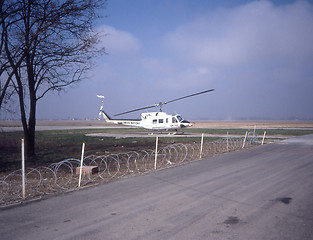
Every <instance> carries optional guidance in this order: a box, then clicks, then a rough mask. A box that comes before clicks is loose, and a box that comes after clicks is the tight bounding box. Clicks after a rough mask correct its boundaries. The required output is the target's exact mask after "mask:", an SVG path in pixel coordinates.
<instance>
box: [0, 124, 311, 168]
mask: <svg viewBox="0 0 313 240" xmlns="http://www.w3.org/2000/svg"><path fill="white" fill-rule="evenodd" d="M99 123H101V122H96V124H92V123H88V125H87V126H86V123H85V122H82V123H81V122H80V123H77V122H75V124H70V122H66V123H63V125H62V126H64V125H65V126H64V127H65V128H66V126H73V125H75V126H77V127H79V128H84V127H102V126H103V123H102V125H100V124H99ZM46 124H47V125H49V126H56V125H60V123H52V122H48V123H46ZM271 124H272V125H271ZM8 125H9V126H17V127H18V126H19V125H18V123H15V124H13V123H10V124H7V125H4V123H0V128H1V126H2V127H3V126H8ZM39 125H40V124H39ZM195 125H196V127H194V128H190V129H186V130H185V132H188V133H205V134H212V135H226V133H227V132H228V133H229V134H230V135H242V136H243V135H244V134H245V132H246V131H247V129H252V130H253V128H254V126H255V125H256V126H257V129H256V133H257V134H258V135H263V132H264V131H267V136H272V137H276V138H279V137H281V136H299V135H306V134H313V124H312V122H309V123H308V122H304V123H303V122H302V123H298V124H295V123H288V125H287V123H283V122H282V123H281V124H280V125H279V124H278V123H276V122H271V123H270V124H269V123H260V122H258V124H256V123H254V122H236V124H235V123H232V122H220V124H219V125H218V122H208V123H204V122H200V123H196V124H195ZM41 126H42V123H41ZM213 126H214V127H213ZM259 126H261V129H259V128H258V127H259ZM264 127H268V128H264ZM136 131H138V129H135V128H93V129H90V128H89V129H71V130H46V131H37V132H36V157H35V158H34V159H32V161H31V162H28V163H27V166H28V167H30V166H39V165H45V164H49V163H53V162H58V161H60V160H63V159H66V158H80V152H81V145H82V143H83V142H85V143H86V150H85V155H90V154H99V155H102V154H108V153H121V152H128V151H132V150H144V149H153V148H154V146H155V139H154V138H114V137H87V136H86V134H91V133H108V132H111V133H129V132H136ZM140 131H141V132H142V131H143V130H140ZM146 132H147V134H148V133H149V131H146ZM21 138H23V133H22V131H14V132H5V131H2V132H0V171H7V170H13V169H17V168H20V159H21V156H20V155H21V143H20V142H21V140H20V139H21ZM216 139H217V138H216V137H214V138H206V139H205V140H206V141H209V140H211V141H213V140H216ZM159 141H160V145H161V146H162V145H167V144H170V143H174V142H200V139H199V138H187V137H180V138H178V137H170V138H168V137H167V138H160V140H159Z"/></svg>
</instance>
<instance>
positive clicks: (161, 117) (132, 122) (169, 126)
mask: <svg viewBox="0 0 313 240" xmlns="http://www.w3.org/2000/svg"><path fill="white" fill-rule="evenodd" d="M212 91H214V89H210V90H206V91H203V92H198V93H194V94H191V95H188V96H185V97H181V98H177V99H174V100H170V101H166V102H160V103H157V104H154V105H151V106H147V107H142V108H137V109H134V110H130V111H127V112H123V113H119V114H116V115H114V116H120V115H123V114H127V113H131V112H136V111H140V110H144V109H148V108H153V107H159V111H158V112H147V113H141V119H111V118H110V117H109V115H108V114H106V113H105V112H104V111H103V100H102V101H101V107H100V113H99V120H100V119H101V116H103V118H104V119H105V121H106V122H108V123H114V124H120V125H126V126H134V127H139V128H145V129H149V130H166V131H168V130H176V131H177V129H181V128H186V127H192V125H193V124H192V123H191V122H188V121H186V120H184V119H183V118H182V116H181V115H180V114H175V115H169V114H167V113H165V112H162V106H163V105H165V104H168V103H171V102H175V101H178V100H182V99H185V98H188V97H193V96H196V95H200V94H204V93H208V92H212ZM97 97H98V98H102V99H104V96H101V95H97Z"/></svg>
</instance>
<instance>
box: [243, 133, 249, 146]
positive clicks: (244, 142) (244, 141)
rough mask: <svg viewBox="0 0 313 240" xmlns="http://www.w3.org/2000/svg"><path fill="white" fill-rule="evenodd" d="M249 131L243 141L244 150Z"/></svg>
mask: <svg viewBox="0 0 313 240" xmlns="http://www.w3.org/2000/svg"><path fill="white" fill-rule="evenodd" d="M247 135H248V131H246V135H245V139H244V140H243V144H242V148H244V147H245V144H246V140H247Z"/></svg>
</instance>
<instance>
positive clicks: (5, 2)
mask: <svg viewBox="0 0 313 240" xmlns="http://www.w3.org/2000/svg"><path fill="white" fill-rule="evenodd" d="M105 3H106V0H2V3H1V5H0V7H1V13H0V14H1V17H0V18H1V19H0V21H1V32H2V33H1V36H2V37H1V39H2V40H1V49H2V50H1V51H2V53H1V55H2V56H4V57H3V58H2V59H1V70H2V69H3V72H5V76H6V81H3V82H5V84H3V85H4V86H6V84H7V89H6V91H5V92H2V94H3V93H6V94H8V87H9V86H12V89H14V92H15V93H16V94H17V96H18V100H19V106H20V113H21V122H22V125H23V129H24V138H25V142H26V146H27V155H28V156H29V157H31V156H33V155H34V154H35V126H36V106H37V101H38V100H40V99H41V98H43V97H44V96H45V94H46V93H47V92H49V91H60V90H62V89H64V88H65V87H67V86H69V85H71V84H73V83H76V82H78V81H80V80H82V78H83V76H84V73H85V72H86V71H87V70H89V69H90V68H91V66H92V59H93V57H94V56H96V55H97V54H99V53H101V52H104V49H98V48H97V46H99V45H98V44H97V42H98V40H99V36H98V34H97V33H96V32H95V31H94V24H95V20H96V19H98V18H99V17H100V16H99V15H98V14H97V11H98V9H99V8H103V7H104V6H105ZM0 77H1V75H0ZM4 86H3V89H4ZM2 91H3V90H2ZM9 95H10V94H9ZM27 100H28V102H27ZM0 107H1V102H0Z"/></svg>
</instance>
